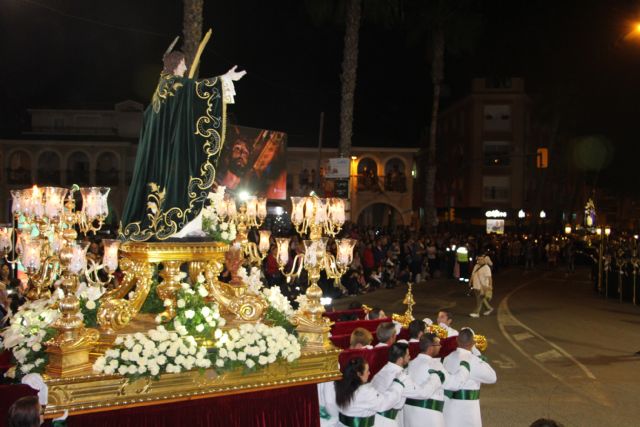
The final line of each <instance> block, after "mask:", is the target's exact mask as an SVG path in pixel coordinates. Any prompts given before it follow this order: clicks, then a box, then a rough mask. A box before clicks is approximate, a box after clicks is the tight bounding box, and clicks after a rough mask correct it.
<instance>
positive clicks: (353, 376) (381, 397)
mask: <svg viewBox="0 0 640 427" xmlns="http://www.w3.org/2000/svg"><path fill="white" fill-rule="evenodd" d="M367 381H369V365H368V364H367V362H365V360H364V359H363V358H361V357H356V358H354V359H351V360H350V361H349V363H348V364H347V366H346V367H345V369H344V373H343V375H342V379H341V380H339V381H336V382H335V392H336V405H337V406H338V410H339V414H338V419H339V423H338V425H339V426H343V427H373V426H375V414H376V413H377V412H383V411H388V410H390V409H393V408H394V407H396V406H398V404H399V403H400V402H401V401H402V392H403V389H404V384H403V383H402V382H401V381H400V380H399V379H397V378H396V379H395V380H394V382H393V385H392V386H391V387H390V388H389V389H388V390H387V391H385V392H384V393H379V392H378V391H376V389H375V388H373V386H372V385H371V384H368V383H367Z"/></svg>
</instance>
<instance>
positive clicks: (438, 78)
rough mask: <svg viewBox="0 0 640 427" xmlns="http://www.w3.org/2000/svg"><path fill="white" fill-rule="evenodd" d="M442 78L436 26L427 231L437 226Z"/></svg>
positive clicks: (441, 43) (439, 28)
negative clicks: (438, 147)
mask: <svg viewBox="0 0 640 427" xmlns="http://www.w3.org/2000/svg"><path fill="white" fill-rule="evenodd" d="M443 78H444V30H443V28H442V26H441V25H437V26H436V28H434V32H433V61H432V70H431V81H432V83H433V103H432V106H431V124H430V128H429V145H428V147H427V150H426V152H427V168H426V169H427V170H426V173H425V174H424V184H425V192H424V196H425V198H424V212H425V219H426V226H427V229H428V230H431V229H433V228H434V227H436V226H437V225H438V215H437V211H436V202H435V186H436V172H437V162H436V143H437V136H438V111H439V109H440V89H441V87H442V80H443Z"/></svg>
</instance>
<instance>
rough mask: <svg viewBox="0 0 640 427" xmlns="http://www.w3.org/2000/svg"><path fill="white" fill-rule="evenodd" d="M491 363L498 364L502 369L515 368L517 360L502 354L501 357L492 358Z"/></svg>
mask: <svg viewBox="0 0 640 427" xmlns="http://www.w3.org/2000/svg"><path fill="white" fill-rule="evenodd" d="M491 364H492V365H496V366H497V367H498V368H501V369H513V368H515V367H516V361H515V360H513V359H512V358H510V357H509V356H507V355H506V354H500V357H498V358H497V359H496V358H492V359H491Z"/></svg>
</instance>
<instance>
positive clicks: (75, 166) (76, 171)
mask: <svg viewBox="0 0 640 427" xmlns="http://www.w3.org/2000/svg"><path fill="white" fill-rule="evenodd" d="M67 183H68V184H78V185H81V186H82V185H85V186H86V185H89V156H87V155H86V154H85V153H83V152H82V151H75V152H73V153H71V155H70V156H69V158H68V159H67Z"/></svg>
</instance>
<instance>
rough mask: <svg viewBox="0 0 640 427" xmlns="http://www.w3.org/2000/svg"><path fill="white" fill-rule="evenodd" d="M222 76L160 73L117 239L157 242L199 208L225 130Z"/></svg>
mask: <svg viewBox="0 0 640 427" xmlns="http://www.w3.org/2000/svg"><path fill="white" fill-rule="evenodd" d="M225 110H226V108H225V102H224V101H223V93H222V82H221V81H220V78H218V77H214V78H211V79H200V80H194V79H190V78H186V77H179V76H175V75H173V74H162V75H161V76H160V81H159V83H158V87H157V88H156V91H155V93H154V94H153V98H152V101H151V104H150V105H149V106H148V107H147V109H146V110H145V112H144V120H143V125H142V131H141V133H140V142H139V144H138V153H137V156H136V164H135V169H134V172H133V180H132V182H131V186H130V188H129V194H128V196H127V202H126V204H125V207H124V212H123V214H122V223H121V224H120V237H121V238H122V239H125V240H132V241H138V242H142V241H148V240H152V241H161V240H166V239H168V238H169V237H171V236H172V235H173V234H175V233H176V232H179V231H180V230H181V229H182V228H183V227H184V226H185V225H187V224H188V223H189V222H190V221H191V220H193V219H194V218H195V217H196V216H197V215H198V214H199V213H200V210H201V209H202V206H203V204H204V202H205V200H206V198H207V194H208V193H209V189H210V188H211V186H212V184H213V182H214V178H215V167H216V164H217V160H218V157H219V156H220V152H221V150H222V145H223V143H224V137H225V130H226V111H225Z"/></svg>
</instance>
